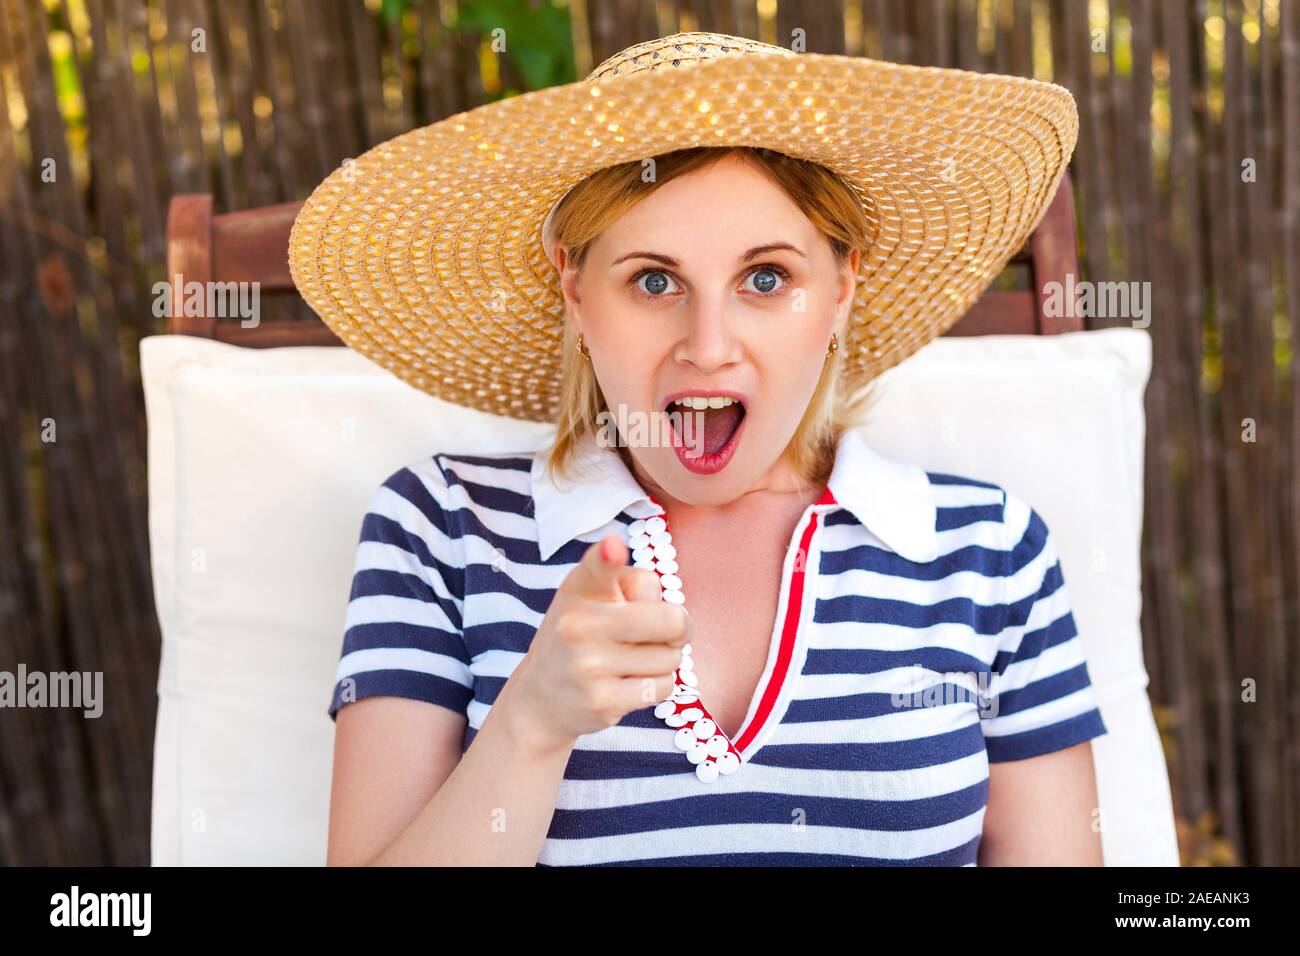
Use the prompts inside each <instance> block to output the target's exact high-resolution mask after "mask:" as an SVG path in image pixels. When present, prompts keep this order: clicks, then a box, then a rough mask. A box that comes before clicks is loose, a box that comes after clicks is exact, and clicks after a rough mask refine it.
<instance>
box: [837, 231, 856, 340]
mask: <svg viewBox="0 0 1300 956" xmlns="http://www.w3.org/2000/svg"><path fill="white" fill-rule="evenodd" d="M861 264H862V250H860V249H858V248H857V247H856V246H855V247H854V248H853V249H852V250H850V251H849V254H848V255H847V256H846V257H845V259H844V262H843V263H842V264H841V265H840V271H839V290H840V291H839V295H838V297H836V299H835V323H834V326H833V327H832V329H831V331H832V332H834V333H835V334H836V335H838V336H839V337H840V338H843V337H844V330H845V328H847V327H848V324H849V313H851V312H852V311H853V296H854V295H855V294H856V293H857V291H858V268H859V267H860V266H861Z"/></svg>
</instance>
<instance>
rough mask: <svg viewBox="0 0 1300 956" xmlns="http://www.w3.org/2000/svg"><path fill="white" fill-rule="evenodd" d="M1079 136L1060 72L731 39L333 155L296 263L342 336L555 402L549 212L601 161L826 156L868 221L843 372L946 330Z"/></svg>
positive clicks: (444, 373)
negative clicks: (765, 153)
mask: <svg viewBox="0 0 1300 956" xmlns="http://www.w3.org/2000/svg"><path fill="white" fill-rule="evenodd" d="M1077 135H1078V114H1077V111H1076V108H1075V103H1074V99H1073V97H1072V96H1071V95H1070V93H1069V91H1068V90H1065V89H1064V88H1062V87H1060V86H1056V85H1054V84H1050V83H1044V82H1041V81H1037V80H1030V79H1025V78H1021V77H1012V76H1003V75H998V74H980V73H972V72H968V71H964V70H953V69H943V68H937V67H914V66H905V65H900V64H894V63H886V62H882V61H877V60H870V59H866V58H862V57H849V56H837V55H830V54H810V53H805V54H799V55H797V56H794V55H792V56H778V55H760V54H755V55H746V56H737V57H726V58H719V59H716V60H710V61H705V62H700V63H696V64H694V65H692V66H689V67H685V68H681V69H674V70H656V71H653V72H641V73H634V74H631V75H627V76H617V77H610V78H607V79H604V80H601V81H599V82H592V83H587V82H578V83H571V84H567V85H564V86H558V87H551V88H548V89H544V90H538V91H536V92H533V93H525V94H523V95H520V96H516V97H512V98H510V99H506V100H502V101H499V102H495V103H489V104H486V105H484V106H480V107H478V108H476V109H473V110H470V111H468V112H465V113H458V114H456V115H454V116H451V117H448V118H447V119H445V120H441V121H439V122H437V123H433V124H431V125H429V126H425V127H422V128H420V129H416V130H412V131H410V132H408V133H404V134H402V135H400V136H397V137H394V138H393V139H390V140H388V141H386V142H384V143H381V144H379V145H378V146H375V147H374V148H372V149H370V150H368V151H367V152H366V153H364V154H363V155H361V156H360V157H358V158H356V159H355V160H353V161H350V162H347V163H345V164H344V165H343V166H341V167H340V168H339V169H337V170H335V171H334V172H333V173H331V174H330V176H329V177H327V178H326V179H325V180H324V181H323V182H322V183H321V184H320V185H319V186H318V187H317V188H316V189H315V190H314V191H313V192H312V194H311V196H310V197H309V198H308V200H307V201H306V203H305V204H304V206H303V208H302V210H301V212H300V213H299V215H298V217H297V219H296V220H295V222H294V225H293V231H292V234H291V238H290V245H289V266H290V270H291V273H292V275H293V279H294V282H295V284H296V286H297V288H298V291H299V292H300V293H301V295H302V296H303V298H304V299H305V300H306V301H307V303H308V304H309V305H310V306H311V307H312V308H313V309H314V310H315V311H316V313H317V314H318V315H319V316H320V317H321V319H322V320H323V321H324V322H325V323H326V325H328V326H329V327H330V328H331V329H333V330H334V332H335V333H336V334H337V335H338V336H339V337H340V338H341V339H342V340H343V342H345V343H346V344H347V345H349V346H351V347H352V348H354V349H356V350H357V351H359V352H361V353H362V354H363V355H366V356H367V357H368V358H370V359H371V360H372V361H374V362H376V363H378V364H379V365H381V366H383V367H385V368H387V369H389V370H390V371H391V372H392V373H393V374H394V375H396V376H398V377H399V378H401V379H402V380H403V381H406V382H407V383H409V384H411V385H413V386H415V387H416V388H419V389H422V390H424V391H426V392H429V393H430V394H433V395H436V396H438V397H440V398H443V399H446V400H448V401H451V402H454V403H456V404H459V405H465V406H469V407H472V408H477V409H480V410H483V411H487V412H492V413H495V414H499V415H507V416H510V417H513V418H524V419H531V420H535V421H548V420H552V419H553V418H554V416H555V414H556V412H557V410H558V384H559V382H558V378H559V363H560V348H561V342H562V337H563V331H564V327H563V323H564V304H563V299H562V297H561V294H560V289H559V282H558V276H557V274H556V272H555V268H554V266H553V265H552V264H551V262H550V261H549V259H548V258H547V256H546V254H545V252H544V251H543V248H542V242H541V237H540V230H541V225H542V222H543V221H544V220H545V218H546V216H547V214H548V213H549V212H550V210H551V208H552V206H553V205H554V203H555V202H556V201H557V200H558V199H559V198H560V197H561V196H563V195H564V193H565V192H567V191H568V190H569V188H570V187H572V186H573V185H574V184H575V183H577V182H579V181H581V180H582V179H583V178H585V177H586V176H588V175H589V174H591V173H592V172H595V171H596V170H598V169H601V168H604V167H606V166H611V165H615V164H618V163H622V162H627V161H631V160H641V159H645V158H648V157H651V156H655V155H658V154H660V153H664V152H668V151H671V150H675V149H684V148H688V147H694V146H733V145H734V146H756V147H766V148H769V149H774V150H777V151H779V152H782V153H786V154H788V155H790V156H794V157H798V158H802V159H808V160H812V161H815V162H818V163H821V164H823V165H825V166H826V167H828V168H829V169H831V170H832V171H834V172H836V173H838V174H839V175H840V176H841V177H842V178H843V179H844V180H845V181H846V182H848V183H849V184H850V185H851V186H852V187H853V188H854V189H855V191H856V192H857V193H858V195H859V197H860V198H861V199H862V201H863V205H864V208H865V209H866V212H867V216H868V220H869V222H870V225H871V230H872V235H871V237H870V245H869V247H868V248H867V249H865V250H864V253H863V256H862V263H861V268H860V273H859V283H858V289H857V293H856V295H855V298H854V307H853V311H852V318H851V321H850V324H849V327H848V329H846V334H845V335H844V336H843V339H842V342H841V346H840V361H842V362H843V363H844V365H845V370H844V371H845V374H847V375H848V376H850V377H851V379H852V380H855V381H866V380H868V379H870V378H874V377H875V376H876V375H879V374H880V373H881V372H883V371H884V370H885V369H887V368H889V367H891V366H893V365H896V364H897V363H898V362H900V361H902V360H903V359H905V358H907V357H908V356H909V355H911V354H912V353H914V352H915V351H916V350H917V349H919V348H921V347H922V346H924V345H925V344H926V343H928V342H929V341H931V340H932V339H934V338H935V337H937V336H939V335H942V334H943V333H944V332H945V331H947V330H948V329H949V328H950V327H951V326H952V325H953V324H954V323H956V322H957V321H958V320H959V319H960V318H961V317H962V315H964V314H965V313H966V311H967V310H968V309H969V308H970V307H971V305H973V304H974V302H975V300H976V299H978V298H979V296H980V294H981V293H982V292H983V291H984V289H986V288H987V286H988V285H989V283H990V282H991V281H992V280H993V278H994V277H995V276H996V275H997V274H998V273H999V272H1000V271H1001V270H1002V268H1003V267H1004V266H1005V265H1006V263H1007V262H1008V260H1009V259H1010V258H1011V256H1012V255H1014V254H1015V252H1016V250H1017V249H1019V248H1020V247H1021V245H1023V243H1024V241H1025V240H1026V238H1027V237H1028V236H1029V234H1030V233H1031V232H1032V231H1033V229H1034V227H1035V226H1036V225H1037V224H1038V221H1039V220H1040V219H1041V218H1042V216H1043V213H1044V212H1045V211H1046V209H1047V205H1048V203H1049V202H1050V201H1051V198H1052V196H1053V194H1054V193H1055V191H1056V187H1057V185H1058V184H1059V182H1060V179H1061V176H1062V175H1063V173H1064V171H1065V168H1066V165H1067V164H1068V162H1069V158H1070V154H1071V152H1072V150H1073V148H1074V144H1075V140H1076V137H1077Z"/></svg>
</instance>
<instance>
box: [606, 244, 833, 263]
mask: <svg viewBox="0 0 1300 956" xmlns="http://www.w3.org/2000/svg"><path fill="white" fill-rule="evenodd" d="M780 249H787V250H789V251H790V252H793V253H795V254H796V255H800V256H803V250H801V249H800V248H799V247H797V246H792V245H790V243H788V242H769V243H765V244H764V245H761V246H754V248H752V249H750V250H749V251H748V252H746V253H745V254H744V255H743V256H741V257H740V261H741V262H749V260H751V259H756V258H758V257H759V256H761V255H764V254H765V253H768V252H776V251H777V250H780ZM804 258H807V257H806V256H805V257H804ZM628 259H653V260H654V261H655V262H662V263H663V264H664V265H666V266H673V267H676V266H679V265H681V263H680V262H678V261H677V260H676V259H674V258H673V257H672V256H665V255H663V254H661V253H658V252H629V253H628V254H627V255H623V256H619V257H618V258H617V259H615V260H614V261H613V262H611V263H610V265H612V266H616V265H618V264H619V263H620V262H626V261H627V260H628Z"/></svg>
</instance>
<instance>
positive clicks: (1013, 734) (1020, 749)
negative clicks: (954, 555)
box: [980, 493, 1107, 763]
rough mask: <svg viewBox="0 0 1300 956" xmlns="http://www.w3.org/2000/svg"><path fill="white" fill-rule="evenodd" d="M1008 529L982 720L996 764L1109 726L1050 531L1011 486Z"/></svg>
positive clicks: (1076, 740)
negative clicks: (995, 641)
mask: <svg viewBox="0 0 1300 956" xmlns="http://www.w3.org/2000/svg"><path fill="white" fill-rule="evenodd" d="M1003 530H1004V534H1005V537H1004V542H1005V551H1004V555H1003V560H1004V565H1003V586H1004V589H1003V603H1002V611H1003V615H1002V619H1001V620H1002V628H1001V630H1000V632H999V634H998V644H997V654H996V658H995V660H994V663H993V667H992V671H993V674H992V680H991V681H990V687H989V691H990V693H989V695H988V699H987V700H986V701H985V706H986V709H985V710H984V712H983V714H982V715H981V716H982V719H981V720H980V725H981V727H982V728H983V730H984V745H985V749H986V751H987V753H988V759H989V761H990V762H993V763H996V762H999V761H1005V760H1024V759H1026V758H1028V757H1036V756H1038V755H1040V754H1045V753H1050V752H1052V751H1054V750H1063V749H1065V748H1066V747H1072V746H1074V745H1075V744H1078V743H1082V742H1083V741H1085V740H1090V739H1092V738H1093V737H1097V736H1100V735H1102V734H1104V733H1106V732H1107V731H1106V725H1105V724H1104V723H1103V722H1102V719H1101V711H1100V710H1099V709H1098V707H1097V700H1096V694H1095V691H1094V688H1093V686H1092V681H1091V680H1090V679H1089V676H1088V665H1087V662H1086V660H1085V659H1084V653H1083V641H1082V640H1081V639H1080V637H1079V631H1078V628H1077V627H1076V625H1075V620H1074V614H1073V612H1072V610H1071V606H1070V597H1069V592H1068V590H1067V588H1066V585H1065V578H1064V576H1063V574H1062V571H1061V562H1060V557H1059V555H1058V554H1057V550H1056V541H1055V539H1054V538H1053V536H1052V533H1051V531H1050V530H1049V528H1048V527H1047V525H1046V524H1045V523H1044V521H1043V519H1042V517H1041V516H1040V515H1039V514H1038V512H1037V511H1035V510H1034V509H1033V508H1031V507H1030V506H1029V505H1028V504H1026V503H1025V502H1024V501H1023V500H1021V499H1019V498H1017V497H1016V496H1015V495H1012V494H1010V493H1007V495H1006V498H1005V501H1004V506H1003Z"/></svg>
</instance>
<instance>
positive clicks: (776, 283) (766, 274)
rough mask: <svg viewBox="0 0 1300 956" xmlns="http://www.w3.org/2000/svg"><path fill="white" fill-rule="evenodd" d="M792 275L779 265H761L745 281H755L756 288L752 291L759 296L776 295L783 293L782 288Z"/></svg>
mask: <svg viewBox="0 0 1300 956" xmlns="http://www.w3.org/2000/svg"><path fill="white" fill-rule="evenodd" d="M789 278H790V273H788V272H786V271H785V270H784V269H782V268H781V267H780V266H778V265H761V266H756V267H755V268H754V270H753V271H752V272H750V273H749V275H748V276H746V277H745V281H746V282H749V280H751V279H753V280H754V286H753V288H752V289H751V290H750V291H752V292H754V293H755V294H757V295H763V296H766V295H776V294H777V293H778V292H780V291H781V287H782V286H784V285H785V283H786V282H787V281H788V280H789Z"/></svg>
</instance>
